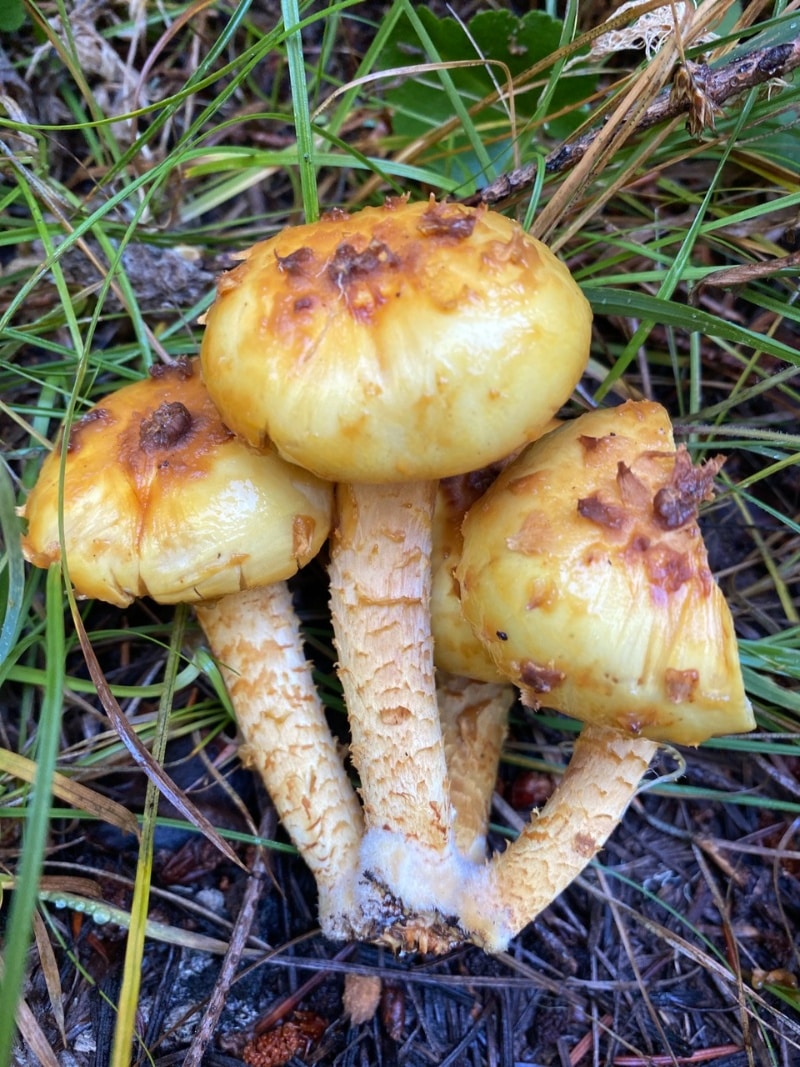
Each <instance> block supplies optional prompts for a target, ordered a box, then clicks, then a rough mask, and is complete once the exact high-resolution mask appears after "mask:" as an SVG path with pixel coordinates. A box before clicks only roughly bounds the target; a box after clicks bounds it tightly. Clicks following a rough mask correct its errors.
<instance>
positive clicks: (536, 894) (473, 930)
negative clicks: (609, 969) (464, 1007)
mask: <svg viewBox="0 0 800 1067" xmlns="http://www.w3.org/2000/svg"><path fill="white" fill-rule="evenodd" d="M657 748H658V745H657V744H656V743H655V742H654V741H647V740H645V739H643V738H631V737H626V736H625V735H623V734H622V733H620V731H618V730H614V729H611V728H610V727H607V726H592V725H587V726H584V728H583V730H582V732H581V734H580V736H579V737H578V739H577V741H576V742H575V750H574V753H573V756H572V759H571V760H570V763H569V766H568V767H567V769H566V771H565V773H564V776H563V778H562V779H561V781H560V782H559V784H558V786H557V787H556V790H555V792H554V793H553V795H552V796H551V797H550V799H549V800H548V801H547V803H546V804H545V806H544V808H543V809H542V810H541V811H540V812H538V813H535V814H534V815H533V816H532V817H531V820H530V822H529V823H528V825H527V826H526V827H525V829H524V830H523V831H522V833H521V834H520V835H519V837H518V838H517V840H516V841H514V842H512V843H511V844H510V845H509V846H508V848H507V849H506V850H505V852H503V853H502V854H500V855H499V856H496V857H495V858H494V860H492V862H491V863H490V864H488V865H487V866H485V867H483V868H482V870H481V871H480V873H479V875H478V877H477V878H476V879H475V882H474V883H473V884H472V885H469V886H467V887H465V892H464V903H463V905H462V908H461V924H462V926H463V927H464V929H465V930H466V931H467V933H468V935H469V936H470V938H471V939H472V940H474V941H475V942H476V944H479V945H482V946H483V947H484V948H486V949H487V950H488V951H489V952H502V951H503V950H504V949H505V948H506V947H507V945H508V942H509V941H510V940H511V938H512V937H514V936H515V935H516V934H518V933H519V931H520V930H522V929H523V927H525V926H527V925H528V923H529V922H532V920H533V919H535V918H536V916H537V915H538V914H539V913H540V912H541V911H543V910H544V909H545V908H546V907H547V906H548V905H549V904H551V903H552V902H553V901H554V900H555V899H556V897H557V896H558V895H559V894H560V893H561V892H563V890H564V889H566V888H567V886H568V885H569V884H570V883H571V882H572V881H573V879H574V878H576V877H577V876H578V875H579V874H580V873H581V871H582V870H583V869H584V867H586V865H587V864H588V863H589V861H590V860H591V859H592V858H593V857H594V856H595V854H596V853H597V852H598V851H599V850H600V849H601V848H602V847H603V845H604V844H605V842H606V840H607V839H608V838H609V836H610V835H611V833H612V831H613V830H614V829H615V827H616V826H617V824H618V823H619V821H620V820H621V818H622V816H623V815H624V813H625V809H626V808H627V806H628V804H629V802H630V801H631V799H632V798H633V796H634V795H635V793H636V790H637V788H638V786H639V783H640V781H641V779H642V777H643V775H644V774H645V772H646V771H647V768H648V766H649V765H650V761H651V760H652V758H653V756H654V755H655V753H656V750H657Z"/></svg>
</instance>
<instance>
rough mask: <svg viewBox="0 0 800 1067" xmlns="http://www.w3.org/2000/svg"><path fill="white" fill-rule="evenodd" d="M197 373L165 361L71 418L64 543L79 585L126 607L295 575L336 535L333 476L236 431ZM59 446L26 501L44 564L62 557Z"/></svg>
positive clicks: (31, 542)
mask: <svg viewBox="0 0 800 1067" xmlns="http://www.w3.org/2000/svg"><path fill="white" fill-rule="evenodd" d="M198 371H199V368H198V367H197V363H196V361H191V362H190V361H188V360H187V361H181V362H180V363H178V364H177V365H175V366H173V367H166V368H159V370H158V372H157V373H156V374H155V375H154V376H152V377H150V378H148V379H145V380H143V381H140V382H135V383H133V384H131V385H126V386H124V387H123V388H122V389H119V390H118V391H117V392H116V393H113V394H111V395H110V396H108V397H107V398H106V399H105V400H103V401H101V402H100V403H99V404H97V405H96V406H95V407H93V408H92V409H91V410H90V411H88V412H87V413H86V415H84V416H83V418H81V419H80V420H79V421H78V422H76V423H75V425H74V426H73V428H72V432H71V433H70V435H69V439H68V441H67V445H66V447H67V455H66V457H65V479H64V493H63V499H64V548H65V550H66V555H67V564H68V568H69V576H70V579H71V581H72V583H73V585H74V586H75V589H76V590H77V592H78V593H79V594H80V595H82V596H86V597H96V598H99V599H100V600H106V601H109V602H110V603H112V604H117V605H119V606H125V605H126V604H129V603H130V602H131V600H133V598H134V597H137V596H151V597H153V598H154V599H155V600H159V601H161V602H162V603H178V602H180V601H196V600H201V599H210V598H213V597H219V596H224V595H226V594H229V593H233V592H238V591H239V590H240V589H244V588H248V587H251V586H258V585H265V584H268V583H271V582H276V581H280V580H282V579H284V578H288V577H290V576H291V575H292V574H294V573H295V571H296V570H297V569H298V568H299V567H301V566H302V565H303V564H304V563H306V562H307V561H308V560H310V559H312V558H313V557H314V556H315V555H316V553H317V552H318V551H319V549H320V547H321V546H322V543H323V542H324V540H325V538H326V537H327V535H328V529H329V526H330V515H331V506H332V504H331V488H330V486H329V485H327V483H323V482H320V481H319V480H318V479H317V478H315V477H314V476H313V475H311V474H309V473H308V472H307V471H305V470H302V469H300V468H299V467H295V466H292V465H291V464H288V463H286V462H285V461H284V460H282V459H281V458H280V457H279V456H278V455H276V454H275V453H274V452H264V453H262V452H258V451H257V450H256V449H254V448H251V447H250V446H249V445H247V444H245V442H244V441H241V440H240V439H238V438H237V437H235V436H234V434H233V433H232V432H231V431H230V430H229V429H228V427H227V426H225V425H224V423H223V422H222V420H221V418H220V416H219V413H218V412H217V410H216V408H215V407H214V405H213V404H212V402H211V399H210V397H209V396H208V393H207V391H206V389H205V387H204V385H203V383H202V380H201V377H200V374H199V373H198ZM62 447H63V445H62ZM61 458H62V457H61V448H57V449H55V450H54V451H53V452H52V453H51V454H50V455H49V456H48V457H47V459H46V460H45V462H44V464H43V466H42V470H41V472H40V475H39V479H38V481H37V483H36V485H35V486H34V488H33V490H32V491H31V493H30V496H29V497H28V500H27V502H26V505H25V508H24V511H23V514H24V517H25V518H26V519H27V520H28V531H27V534H26V535H25V537H24V538H23V550H24V552H25V555H26V558H27V559H28V560H29V561H30V562H31V563H34V564H35V565H36V566H39V567H47V566H48V565H49V564H50V563H51V562H53V561H54V560H57V559H59V558H61V544H60V541H59V532H58V499H59V478H60V469H61Z"/></svg>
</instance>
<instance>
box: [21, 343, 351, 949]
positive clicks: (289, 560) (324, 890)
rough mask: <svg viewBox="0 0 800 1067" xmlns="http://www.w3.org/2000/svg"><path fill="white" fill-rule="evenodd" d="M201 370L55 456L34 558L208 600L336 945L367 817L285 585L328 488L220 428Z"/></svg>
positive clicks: (101, 407) (309, 543)
mask: <svg viewBox="0 0 800 1067" xmlns="http://www.w3.org/2000/svg"><path fill="white" fill-rule="evenodd" d="M197 369H198V368H197V367H196V361H193V362H190V361H188V360H186V361H179V363H178V364H176V365H175V366H174V367H167V368H159V370H158V372H157V373H154V375H153V376H152V377H150V378H148V379H146V380H143V381H140V382H135V383H133V384H130V385H127V386H124V387H123V388H121V389H119V390H118V391H117V392H115V393H113V394H112V395H110V396H109V397H107V398H106V399H104V400H103V401H101V402H100V403H99V404H97V405H96V406H95V407H93V408H91V410H89V411H88V412H87V413H86V414H85V415H84V416H83V418H81V419H80V420H79V421H78V422H77V423H76V424H75V425H74V426H73V428H72V432H71V434H70V436H69V440H68V443H67V455H66V457H64V485H63V508H64V516H63V530H64V539H63V546H62V543H61V540H60V538H59V494H60V473H61V471H60V468H61V462H62V456H61V449H60V448H57V449H56V450H54V452H52V453H51V454H50V456H48V458H47V459H46V460H45V462H44V464H43V466H42V469H41V472H40V475H39V478H38V481H37V483H36V485H35V486H34V488H33V490H32V491H31V493H30V495H29V497H28V500H27V502H26V504H25V507H24V509H23V514H24V517H25V518H27V520H28V529H27V533H26V535H25V537H24V538H23V549H24V552H25V555H26V557H27V559H28V560H29V561H30V562H32V563H33V564H35V565H36V566H39V567H46V566H48V565H49V564H50V563H51V562H52V561H54V560H57V559H59V558H61V553H62V547H63V552H64V556H65V560H66V564H67V567H68V572H69V577H70V580H71V581H72V583H73V585H74V587H75V589H76V591H77V592H78V593H79V594H80V595H81V596H85V597H95V598H98V599H101V600H105V601H108V602H109V603H111V604H116V605H118V606H120V607H124V606H126V605H128V604H130V603H131V601H132V600H133V598H134V597H137V596H151V597H152V598H153V599H154V600H157V601H159V602H161V603H167V604H172V603H178V602H191V603H195V604H196V612H197V616H198V619H199V621H200V623H201V626H202V627H203V630H204V631H205V634H206V637H207V639H208V642H209V645H210V647H211V650H212V652H213V654H214V655H215V657H216V658H217V659H218V660H219V662H220V663H221V665H222V671H223V675H224V678H225V681H226V684H227V686H228V690H229V693H230V697H231V702H232V704H233V707H234V709H235V712H236V717H237V721H238V725H239V729H240V731H241V734H242V736H243V738H244V745H243V749H242V752H243V756H244V757H245V759H246V761H247V762H248V763H250V764H251V765H252V766H254V767H255V768H256V769H257V770H258V772H259V773H260V775H261V777H262V779H263V781H264V783H265V785H266V788H267V790H268V792H269V794H270V796H271V798H272V801H273V803H274V804H275V807H276V809H277V811H278V815H279V817H280V818H281V820H282V822H283V825H284V827H285V829H286V831H287V832H288V834H289V836H290V837H291V839H292V841H293V842H294V843H295V845H296V846H297V848H298V850H299V851H300V853H301V855H302V856H303V858H304V859H305V861H306V863H307V864H308V866H309V867H310V868H311V870H312V872H313V873H314V875H315V878H316V880H317V884H318V886H319V890H320V915H321V922H322V925H323V928H324V929H325V931H326V932H327V933H328V934H329V935H330V936H346V935H347V934H348V933H349V930H350V927H349V918H348V917H349V916H350V915H351V914H352V912H353V908H354V905H353V900H352V893H353V888H354V884H355V876H356V871H357V869H358V855H359V845H360V839H361V832H362V818H361V810H360V806H359V804H358V799H357V797H356V794H355V791H354V790H353V788H352V786H351V784H350V782H349V779H348V777H347V775H346V772H345V769H344V766H343V762H342V759H341V757H340V754H339V752H338V751H337V747H336V744H335V743H334V740H333V738H332V736H331V733H330V730H329V729H328V726H327V722H326V719H325V714H324V709H323V708H322V705H321V702H320V699H319V696H318V694H317V691H316V688H315V686H314V683H313V680H312V677H311V672H310V667H309V664H308V663H307V661H306V657H305V655H304V652H303V646H302V641H301V638H300V631H299V622H298V619H297V616H296V615H295V613H294V609H293V607H292V600H291V595H290V592H289V589H288V587H287V585H286V582H285V581H284V579H286V578H289V577H290V576H291V575H292V574H294V573H295V571H296V570H297V569H298V568H299V567H302V566H303V565H304V564H306V563H307V562H308V561H309V560H311V559H312V558H313V557H314V556H315V555H316V554H317V552H318V551H319V549H320V547H321V545H322V544H323V542H324V541H325V538H326V537H327V534H328V529H329V524H330V512H331V488H330V486H329V485H328V484H327V483H325V482H322V481H320V480H319V479H318V478H316V477H315V476H314V475H312V474H310V473H309V472H307V471H305V470H302V469H301V468H299V467H296V466H293V465H291V464H289V463H287V462H286V461H284V460H283V459H281V458H280V457H279V456H277V455H276V454H275V453H274V452H272V451H264V452H258V451H256V450H255V449H254V448H252V447H250V446H249V445H247V444H245V443H244V442H243V441H241V440H239V439H238V438H236V437H235V436H234V435H233V433H232V432H231V431H230V430H229V429H228V428H227V427H226V426H225V425H224V424H223V422H222V421H221V419H220V417H219V414H218V413H217V411H216V409H215V408H214V406H213V404H212V402H211V400H210V398H209V396H208V393H207V392H206V390H205V388H204V386H203V383H202V380H201V378H200V375H199V373H196V371H197Z"/></svg>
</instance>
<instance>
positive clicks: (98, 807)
mask: <svg viewBox="0 0 800 1067" xmlns="http://www.w3.org/2000/svg"><path fill="white" fill-rule="evenodd" d="M0 773H3V774H8V775H10V776H11V777H12V778H19V779H20V780H22V781H24V782H29V783H33V782H34V780H35V778H36V764H35V763H34V761H33V760H30V759H26V758H25V756H20V755H19V754H18V753H16V752H9V751H8V750H7V749H0ZM53 795H54V796H57V797H58V798H59V800H63V801H65V802H66V803H67V804H71V805H72V807H74V808H78V809H79V810H81V811H85V812H87V813H88V814H89V815H93V816H94V817H95V818H96V819H101V820H102V821H103V822H107V823H110V824H111V825H112V826H116V827H118V829H120V830H122V831H123V833H126V834H134V835H135V836H137V837H138V835H139V823H138V821H137V819H136V816H135V815H134V814H133V813H132V812H130V811H128V810H127V808H124V807H123V806H122V804H118V803H117V802H116V801H115V800H111V799H110V798H109V797H104V796H103V795H102V793H98V792H97V791H96V790H94V789H89V787H88V786H85V785H81V783H80V782H75V781H73V780H72V779H71V778H68V777H67V776H66V775H65V774H60V773H58V772H56V774H55V775H54V776H53Z"/></svg>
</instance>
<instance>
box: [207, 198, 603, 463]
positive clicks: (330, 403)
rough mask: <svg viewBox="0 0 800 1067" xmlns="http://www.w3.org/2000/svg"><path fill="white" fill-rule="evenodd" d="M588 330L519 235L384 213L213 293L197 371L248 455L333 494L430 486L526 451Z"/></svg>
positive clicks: (336, 229)
mask: <svg viewBox="0 0 800 1067" xmlns="http://www.w3.org/2000/svg"><path fill="white" fill-rule="evenodd" d="M590 326H591V312H590V309H589V305H588V303H587V301H586V300H585V298H584V297H583V294H582V293H581V291H580V289H579V288H578V286H577V284H576V283H575V282H574V280H573V279H572V277H571V275H570V273H569V271H568V270H567V268H566V267H565V266H564V265H563V264H562V263H561V262H560V261H559V260H557V259H556V258H555V256H554V255H553V254H552V253H551V252H550V251H549V250H548V249H547V248H546V247H545V246H544V245H542V244H541V243H540V242H538V241H536V240H534V239H533V238H531V237H530V236H529V235H528V234H527V233H525V231H524V230H523V229H522V228H521V227H520V226H519V225H518V224H517V223H515V222H512V221H511V220H509V219H507V218H505V217H504V216H502V215H499V214H496V213H494V212H491V211H488V210H485V209H482V208H479V209H472V208H468V207H464V206H461V205H456V204H439V203H436V202H434V201H433V200H431V201H430V202H422V203H414V204H412V203H408V202H407V201H406V200H405V199H395V200H389V201H387V203H386V204H385V205H384V206H383V207H380V208H365V209H364V210H363V211H360V212H358V213H357V214H353V215H348V214H346V213H344V212H341V211H337V212H334V213H332V214H331V215H328V216H326V217H324V218H323V219H321V220H320V221H319V222H317V223H313V224H311V225H306V226H297V227H293V228H289V229H287V230H284V231H283V232H282V233H280V234H278V235H277V236H276V237H274V238H272V239H271V240H268V241H264V242H261V243H259V244H256V245H254V246H253V247H252V248H251V249H249V250H248V251H247V252H246V253H245V254H244V257H243V262H242V263H241V264H240V265H239V266H237V267H236V268H235V269H234V270H232V271H231V272H230V273H228V274H226V275H224V276H223V277H222V278H221V280H220V282H219V287H218V293H217V298H216V300H215V302H214V304H213V305H212V306H211V308H210V309H209V311H208V313H207V316H206V331H205V336H204V338H203V344H202V349H201V361H202V367H203V375H204V376H205V379H206V381H207V383H208V388H209V391H210V392H211V395H212V397H213V398H214V401H215V403H216V404H217V405H218V407H219V409H220V411H221V412H222V414H223V417H224V418H225V420H226V421H227V422H228V423H229V425H230V426H231V427H232V428H233V429H234V430H235V431H236V432H237V433H240V434H242V436H243V437H245V438H246V439H247V440H249V441H250V442H251V443H254V444H260V443H261V442H262V441H263V440H264V439H265V438H269V439H271V440H272V441H273V442H274V444H275V447H276V448H277V449H278V450H279V451H280V453H281V454H282V455H283V456H285V457H286V458H287V459H289V460H291V461H292V462H294V463H298V464H300V465H301V466H303V467H306V468H307V469H308V470H312V471H314V472H315V473H316V474H318V475H320V476H321V477H324V478H328V479H331V480H335V481H345V482H355V481H360V482H382V481H384V482H400V481H414V480H420V479H425V480H429V479H434V478H439V477H444V476H447V475H452V474H461V473H464V472H466V471H469V470H473V469H475V468H477V467H481V466H484V465H486V464H488V463H491V462H493V461H494V460H496V459H499V458H500V457H501V456H505V455H507V454H508V453H509V452H512V451H513V450H514V449H516V448H518V447H519V446H520V445H522V444H523V443H525V442H526V441H528V440H531V439H532V438H533V437H535V436H536V434H537V433H538V432H539V430H540V428H541V427H542V426H543V425H544V423H545V422H546V421H547V419H549V418H550V416H551V415H552V414H553V413H554V412H555V411H556V410H557V409H558V408H559V407H560V406H561V404H562V403H563V402H564V401H565V400H566V399H567V397H568V396H569V394H570V393H571V391H572V389H573V387H574V386H575V384H576V383H577V381H578V379H579V378H580V376H581V373H582V371H583V369H584V367H585V365H586V360H587V358H588V353H589V341H590Z"/></svg>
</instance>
